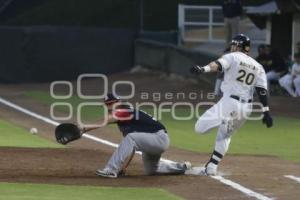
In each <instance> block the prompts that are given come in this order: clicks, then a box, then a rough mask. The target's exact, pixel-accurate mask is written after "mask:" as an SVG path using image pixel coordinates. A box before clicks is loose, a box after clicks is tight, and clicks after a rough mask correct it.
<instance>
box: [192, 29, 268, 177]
mask: <svg viewBox="0 0 300 200" xmlns="http://www.w3.org/2000/svg"><path fill="white" fill-rule="evenodd" d="M249 50H250V39H249V37H247V36H245V35H243V34H239V35H237V36H235V37H234V38H233V39H232V43H231V52H230V53H228V54H225V55H223V56H222V57H221V58H219V59H218V60H216V61H214V62H211V63H210V64H208V65H206V66H204V67H199V66H195V67H193V68H191V72H192V73H196V74H201V73H207V72H217V71H220V72H224V81H223V83H222V86H221V90H222V92H223V97H222V98H221V99H220V101H219V102H218V103H217V104H215V105H214V106H212V107H211V108H210V109H209V110H207V111H206V112H205V113H204V114H203V115H202V116H201V117H200V118H199V119H198V121H197V122H196V125H195V131H196V132H198V133H200V134H205V133H208V132H209V131H210V130H211V129H213V128H215V127H218V132H217V138H216V142H215V148H214V151H213V153H212V155H211V158H210V160H209V161H208V162H207V164H206V165H205V167H204V168H203V170H201V172H200V175H216V173H217V168H218V164H219V162H220V161H221V160H222V158H223V157H224V155H225V153H226V152H227V150H228V147H229V144H230V139H231V136H232V134H233V133H234V132H235V131H236V130H237V129H239V128H240V127H241V126H242V125H243V124H244V122H245V121H246V119H247V117H248V116H249V115H250V114H251V112H252V101H253V92H254V91H255V90H256V92H257V94H258V96H259V100H260V102H261V104H262V106H263V108H262V111H263V114H264V115H263V119H262V121H263V123H264V124H266V126H267V127H268V128H269V127H271V126H272V125H273V120H272V118H271V116H270V113H269V106H268V96H267V94H268V91H267V80H266V74H265V71H264V69H263V67H262V66H261V65H260V64H259V63H258V62H256V61H255V60H254V59H252V58H251V57H250V56H248V52H249Z"/></svg>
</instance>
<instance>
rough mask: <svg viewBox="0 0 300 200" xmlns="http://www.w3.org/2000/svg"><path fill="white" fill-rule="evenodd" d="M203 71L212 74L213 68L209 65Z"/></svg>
mask: <svg viewBox="0 0 300 200" xmlns="http://www.w3.org/2000/svg"><path fill="white" fill-rule="evenodd" d="M203 69H204V72H210V71H211V68H210V66H209V65H206V66H204V67H203Z"/></svg>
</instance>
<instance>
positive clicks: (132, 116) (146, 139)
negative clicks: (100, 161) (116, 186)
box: [81, 94, 191, 178]
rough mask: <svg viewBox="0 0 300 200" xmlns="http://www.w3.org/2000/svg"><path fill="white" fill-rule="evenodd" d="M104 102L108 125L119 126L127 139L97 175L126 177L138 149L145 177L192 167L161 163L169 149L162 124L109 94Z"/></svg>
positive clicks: (85, 129) (88, 128)
mask: <svg viewBox="0 0 300 200" xmlns="http://www.w3.org/2000/svg"><path fill="white" fill-rule="evenodd" d="M104 103H105V105H106V106H107V108H108V116H107V117H106V120H105V121H106V122H105V125H108V124H117V126H118V128H119V130H120V131H121V132H122V134H123V137H124V138H123V140H122V142H121V143H120V145H119V147H118V148H117V149H116V150H115V152H114V153H113V155H112V156H111V158H110V159H109V161H108V163H107V164H106V166H105V167H104V169H99V170H97V171H96V174H97V175H99V176H103V177H109V178H117V177H118V176H120V175H125V171H126V168H127V166H128V165H129V163H130V161H131V160H132V158H133V156H134V153H135V151H136V150H137V151H141V152H142V159H143V162H144V171H145V174H146V175H155V174H184V172H185V171H186V170H187V169H189V168H191V164H190V163H189V162H183V163H176V162H165V161H160V158H161V154H162V153H163V152H164V151H166V149H167V148H168V147H169V136H168V134H167V131H166V128H165V127H164V125H162V124H161V123H160V122H158V121H157V120H155V119H153V118H152V117H151V116H150V115H148V114H147V113H145V112H143V111H140V110H136V109H134V108H132V107H130V106H129V105H127V104H126V103H123V102H121V100H120V98H118V97H117V96H115V95H113V94H107V97H106V98H105V100H104ZM97 128H99V126H88V127H82V128H81V129H82V130H81V131H82V132H88V131H91V130H94V129H97Z"/></svg>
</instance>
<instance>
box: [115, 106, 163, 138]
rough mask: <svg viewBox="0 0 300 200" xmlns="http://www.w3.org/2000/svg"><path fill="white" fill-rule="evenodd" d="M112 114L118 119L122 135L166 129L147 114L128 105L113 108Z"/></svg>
mask: <svg viewBox="0 0 300 200" xmlns="http://www.w3.org/2000/svg"><path fill="white" fill-rule="evenodd" d="M113 116H114V118H115V119H117V120H118V121H117V124H118V127H119V129H120V131H121V132H122V133H123V136H124V137H125V136H126V135H127V134H129V133H133V132H143V133H156V132H158V131H159V130H166V128H165V127H164V125H162V124H161V123H160V122H159V121H157V120H156V119H153V117H152V116H150V115H149V114H147V113H145V112H144V111H140V110H136V109H134V108H131V107H129V106H124V105H123V106H120V107H118V108H117V109H115V110H114V112H113Z"/></svg>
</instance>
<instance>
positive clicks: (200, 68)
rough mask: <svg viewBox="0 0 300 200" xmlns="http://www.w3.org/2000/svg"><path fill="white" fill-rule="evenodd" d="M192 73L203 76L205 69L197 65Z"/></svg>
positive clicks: (191, 70)
mask: <svg viewBox="0 0 300 200" xmlns="http://www.w3.org/2000/svg"><path fill="white" fill-rule="evenodd" d="M190 72H191V73H192V74H202V73H203V72H204V68H203V67H200V66H198V65H196V66H193V67H191V68H190Z"/></svg>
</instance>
